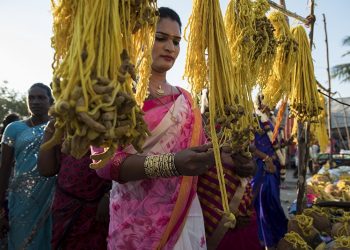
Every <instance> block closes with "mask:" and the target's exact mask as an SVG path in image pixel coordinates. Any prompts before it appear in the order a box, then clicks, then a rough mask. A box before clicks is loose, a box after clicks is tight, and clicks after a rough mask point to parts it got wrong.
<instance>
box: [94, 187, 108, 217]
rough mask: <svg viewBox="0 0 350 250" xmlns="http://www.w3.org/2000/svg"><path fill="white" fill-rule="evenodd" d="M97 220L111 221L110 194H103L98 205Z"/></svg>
mask: <svg viewBox="0 0 350 250" xmlns="http://www.w3.org/2000/svg"><path fill="white" fill-rule="evenodd" d="M96 220H97V221H99V222H103V223H109V196H108V195H106V194H105V195H103V197H102V198H101V200H100V202H99V203H98V206H97V212H96Z"/></svg>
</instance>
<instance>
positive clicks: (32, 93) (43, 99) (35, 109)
mask: <svg viewBox="0 0 350 250" xmlns="http://www.w3.org/2000/svg"><path fill="white" fill-rule="evenodd" d="M50 106H51V104H50V98H49V96H48V94H47V92H46V90H45V89H43V88H40V87H33V88H31V89H29V91H28V108H29V111H30V113H31V114H33V115H37V116H40V115H47V113H48V111H49V108H50Z"/></svg>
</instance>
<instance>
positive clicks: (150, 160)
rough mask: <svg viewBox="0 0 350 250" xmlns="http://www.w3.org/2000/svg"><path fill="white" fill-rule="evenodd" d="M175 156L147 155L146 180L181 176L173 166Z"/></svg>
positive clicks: (145, 164)
mask: <svg viewBox="0 0 350 250" xmlns="http://www.w3.org/2000/svg"><path fill="white" fill-rule="evenodd" d="M174 160H175V154H173V153H168V154H162V155H149V156H147V157H146V159H145V163H144V167H145V174H146V176H147V177H148V178H156V177H173V176H179V175H181V174H180V173H179V171H178V170H177V169H176V166H175V161H174Z"/></svg>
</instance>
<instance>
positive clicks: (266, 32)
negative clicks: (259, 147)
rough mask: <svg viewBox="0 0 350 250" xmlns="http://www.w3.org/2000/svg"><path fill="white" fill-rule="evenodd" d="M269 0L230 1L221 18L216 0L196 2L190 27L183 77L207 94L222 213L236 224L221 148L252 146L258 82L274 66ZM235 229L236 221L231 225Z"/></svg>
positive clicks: (194, 90) (195, 90)
mask: <svg viewBox="0 0 350 250" xmlns="http://www.w3.org/2000/svg"><path fill="white" fill-rule="evenodd" d="M268 8H269V7H268V3H267V1H265V0H261V1H256V2H254V3H253V2H252V1H250V0H240V1H236V0H232V1H230V3H229V6H228V8H227V12H226V15H225V20H223V17H222V13H221V9H220V4H219V1H218V0H214V1H209V0H204V1H203V0H195V1H194V3H193V9H192V15H191V17H190V20H189V25H188V27H186V30H185V34H186V31H187V30H188V28H190V30H191V32H190V33H189V36H188V38H187V39H188V42H189V43H188V48H187V59H186V68H185V76H186V77H187V78H188V81H189V83H190V84H191V87H192V93H193V95H198V94H199V93H200V92H201V91H202V90H203V89H205V88H206V89H208V91H209V111H208V112H206V116H207V117H208V118H209V119H208V120H209V124H208V125H207V130H208V131H209V136H210V138H211V141H212V143H213V150H214V153H215V159H216V169H217V174H218V180H219V186H220V191H221V199H222V206H223V210H224V211H223V212H224V214H225V215H226V216H227V217H228V219H229V221H232V217H233V214H232V213H231V212H230V209H229V205H228V200H227V193H226V187H225V176H224V173H223V168H222V165H221V161H220V148H225V150H227V149H229V151H230V152H232V153H237V152H241V153H244V154H247V155H250V154H249V152H248V145H249V144H250V142H251V141H252V139H253V138H254V134H253V132H254V129H256V128H257V127H258V123H257V122H255V120H254V117H253V111H254V107H253V101H252V97H251V91H252V88H253V86H254V85H255V83H256V81H257V79H258V78H259V79H261V82H263V83H265V81H266V80H265V79H266V78H267V75H269V70H268V69H263V68H262V65H263V64H265V65H267V66H268V65H272V62H273V57H274V53H275V41H274V38H273V33H272V32H273V30H272V26H271V24H270V23H269V22H268V20H267V19H266V18H265V17H264V15H265V12H266V11H267V10H268ZM228 226H234V223H232V224H230V225H228Z"/></svg>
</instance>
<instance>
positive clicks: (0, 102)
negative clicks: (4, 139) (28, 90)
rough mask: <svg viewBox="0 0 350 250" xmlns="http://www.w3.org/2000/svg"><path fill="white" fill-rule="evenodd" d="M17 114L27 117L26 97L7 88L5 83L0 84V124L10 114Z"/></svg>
mask: <svg viewBox="0 0 350 250" xmlns="http://www.w3.org/2000/svg"><path fill="white" fill-rule="evenodd" d="M13 112H15V113H18V114H19V115H20V116H22V117H23V116H26V115H28V109H27V104H26V97H25V96H24V95H23V94H19V93H17V92H16V91H15V90H13V89H11V88H9V87H8V84H7V82H2V83H0V123H1V122H2V121H3V120H4V118H5V116H6V115H8V114H10V113H13Z"/></svg>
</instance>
